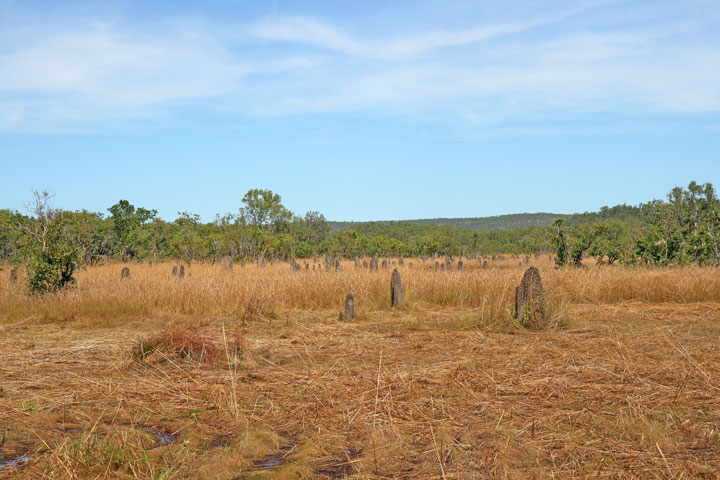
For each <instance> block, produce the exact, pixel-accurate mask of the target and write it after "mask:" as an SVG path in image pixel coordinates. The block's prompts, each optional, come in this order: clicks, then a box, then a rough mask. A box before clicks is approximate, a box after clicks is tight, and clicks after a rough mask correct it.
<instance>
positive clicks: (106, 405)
mask: <svg viewBox="0 0 720 480" xmlns="http://www.w3.org/2000/svg"><path fill="white" fill-rule="evenodd" d="M566 309H567V312H566V313H567V315H566V316H567V321H566V324H565V325H564V326H563V327H562V328H560V329H557V330H553V331H544V332H529V331H524V330H516V329H510V330H505V331H502V330H493V329H488V328H479V327H478V326H477V324H476V322H475V319H476V316H477V314H478V313H477V310H475V309H450V308H448V309H443V310H432V311H431V310H428V311H418V310H417V309H415V310H413V311H405V310H402V309H401V310H400V311H389V310H388V311H379V312H371V313H368V314H366V315H361V316H360V317H359V318H356V319H354V320H352V321H339V320H338V317H337V313H336V312H325V313H322V312H321V313H318V312H314V313H310V312H303V311H298V312H296V313H292V312H291V313H286V314H283V315H280V316H279V318H275V319H273V320H257V321H253V322H249V323H246V324H241V323H239V322H238V321H237V320H236V319H232V318H222V317H197V316H181V315H168V316H160V317H153V318H119V319H117V320H114V321H103V322H100V323H99V324H93V323H90V322H87V321H75V322H73V321H67V322H61V323H49V324H41V325H37V324H34V323H32V322H31V321H29V320H28V321H15V322H11V323H8V324H5V325H0V352H2V353H1V354H0V382H1V383H0V412H2V414H1V415H0V439H1V442H0V478H12V479H15V478H17V479H21V478H22V479H24V478H28V479H39V478H47V479H61V478H83V479H84V478H154V479H191V478H192V479H197V478H209V479H271V478H274V479H289V478H321V479H322V478H324V479H340V478H353V479H361V478H363V479H364V478H368V479H370V478H372V479H375V478H388V479H395V478H397V479H421V478H422V479H425V478H427V479H430V478H438V479H472V478H558V479H559V478H588V477H589V478H720V304H718V303H698V304H672V303H663V304H647V303H640V302H636V303H621V304H618V305H581V304H578V305H568V306H566ZM168 331H182V332H194V333H196V334H197V335H199V336H200V337H199V338H200V339H201V341H202V342H205V344H206V345H207V350H206V351H205V350H203V351H202V352H200V353H198V352H197V351H192V350H188V349H185V350H181V351H178V350H177V349H175V350H174V349H173V348H171V347H167V348H166V347H159V348H157V349H156V350H152V351H149V352H144V351H143V353H142V354H138V346H139V341H140V340H147V339H149V338H153V336H157V335H160V334H162V332H168ZM231 338H232V339H234V340H233V341H232V342H230V340H229V339H231ZM148 345H149V344H148ZM229 345H232V346H233V347H232V348H228V346H229ZM211 347H217V352H214V353H215V354H216V355H215V356H214V357H213V358H211V357H212V355H210V353H213V352H212V351H211V350H210V348H211Z"/></svg>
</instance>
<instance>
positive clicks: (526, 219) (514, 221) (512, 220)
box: [328, 212, 573, 233]
mask: <svg viewBox="0 0 720 480" xmlns="http://www.w3.org/2000/svg"><path fill="white" fill-rule="evenodd" d="M571 217H573V215H566V214H562V213H546V212H542V213H514V214H511V215H497V216H495V217H476V218H424V219H416V220H383V221H377V222H328V224H329V225H330V232H332V233H334V232H339V231H342V230H347V229H348V228H354V229H356V230H366V228H364V227H367V226H369V225H373V226H376V227H380V226H384V225H387V226H389V225H397V224H413V225H437V226H442V227H457V228H462V229H465V230H484V231H488V230H514V229H516V228H527V227H545V226H547V225H552V223H553V221H555V219H556V218H565V219H569V218H571Z"/></svg>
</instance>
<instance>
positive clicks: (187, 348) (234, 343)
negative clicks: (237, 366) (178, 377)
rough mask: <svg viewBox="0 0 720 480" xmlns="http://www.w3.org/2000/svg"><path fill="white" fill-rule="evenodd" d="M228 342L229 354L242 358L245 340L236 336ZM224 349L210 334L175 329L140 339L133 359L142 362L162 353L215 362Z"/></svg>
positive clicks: (132, 354) (227, 339)
mask: <svg viewBox="0 0 720 480" xmlns="http://www.w3.org/2000/svg"><path fill="white" fill-rule="evenodd" d="M226 341H227V346H228V352H232V353H233V356H235V357H241V356H242V353H243V350H244V346H245V340H244V338H243V337H242V336H241V335H239V334H235V335H233V336H231V337H229V338H226ZM224 349H225V346H224V345H223V343H222V342H221V341H218V340H214V339H213V338H211V336H210V334H208V333H205V332H202V331H199V330H191V329H189V328H177V327H175V328H169V329H166V330H165V331H163V332H160V333H157V334H154V335H151V336H149V337H146V338H143V339H140V340H139V341H138V342H137V343H136V344H135V345H134V346H133V350H132V353H131V357H132V358H133V360H136V361H142V360H145V359H146V358H148V357H149V356H150V355H152V354H153V353H156V352H162V353H163V354H165V355H168V356H179V357H183V358H194V359H198V360H208V361H214V360H217V359H218V358H219V355H220V353H221V352H224V351H225V350H224Z"/></svg>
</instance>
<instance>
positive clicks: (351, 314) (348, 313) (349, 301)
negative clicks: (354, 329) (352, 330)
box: [345, 293, 355, 320]
mask: <svg viewBox="0 0 720 480" xmlns="http://www.w3.org/2000/svg"><path fill="white" fill-rule="evenodd" d="M353 318H355V297H353V294H352V293H348V294H347V296H346V297H345V320H352V319H353Z"/></svg>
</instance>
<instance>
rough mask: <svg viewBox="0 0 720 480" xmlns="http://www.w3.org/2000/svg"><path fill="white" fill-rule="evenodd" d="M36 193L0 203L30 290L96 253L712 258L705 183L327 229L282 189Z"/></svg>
mask: <svg viewBox="0 0 720 480" xmlns="http://www.w3.org/2000/svg"><path fill="white" fill-rule="evenodd" d="M51 199H52V195H51V194H50V193H48V192H34V199H33V203H32V204H31V205H30V206H29V208H28V212H26V213H21V212H18V211H11V210H0V260H2V261H3V262H4V263H11V264H15V265H23V266H24V267H25V268H26V270H27V272H28V276H27V277H28V279H29V283H30V285H29V286H30V289H31V290H33V291H44V290H48V289H53V288H57V287H58V286H62V285H65V284H67V283H71V282H72V274H73V272H74V271H75V270H76V269H77V268H80V267H83V266H85V265H94V264H96V263H98V262H101V261H107V260H122V261H139V260H163V259H176V260H179V261H185V262H195V261H208V260H209V261H213V260H218V259H220V258H222V257H226V256H229V257H232V258H234V259H248V258H249V259H252V258H259V257H264V258H275V259H284V260H287V259H290V258H308V257H312V256H314V255H323V254H324V255H332V256H336V257H346V258H353V257H367V256H374V255H378V256H406V257H411V256H421V255H428V256H429V255H433V254H439V255H463V254H465V255H469V254H481V255H484V254H499V253H515V254H523V253H524V254H533V253H554V254H555V256H556V258H557V260H556V261H557V263H558V265H561V266H562V265H574V266H580V265H582V264H583V261H584V260H585V259H587V258H589V257H593V258H594V259H595V261H596V262H597V263H600V264H603V263H606V264H613V263H616V262H618V263H630V264H646V265H673V264H690V263H692V264H698V265H708V264H710V265H718V264H719V263H720V249H719V245H718V242H719V241H720V202H719V201H718V197H717V194H716V192H715V189H714V187H713V186H712V185H711V184H710V183H705V184H698V183H696V182H691V183H690V184H689V185H688V186H687V187H686V188H681V187H676V188H674V189H673V190H672V191H670V193H669V194H668V195H667V198H666V199H664V200H653V201H651V202H648V203H645V204H641V205H638V206H628V205H618V206H615V207H603V208H602V209H600V211H598V212H586V213H583V214H575V215H570V216H564V218H558V219H557V220H556V221H555V223H554V224H553V225H552V226H546V227H527V228H517V229H512V230H492V231H473V230H468V229H465V228H460V227H457V226H452V225H432V224H416V223H409V222H367V223H360V224H355V225H354V226H353V228H348V229H345V230H342V231H339V232H335V233H332V234H331V233H330V227H329V225H328V222H327V220H326V219H325V217H324V216H323V215H322V214H321V213H319V212H316V211H310V212H307V213H305V215H302V216H300V215H295V214H293V213H292V212H291V211H289V210H288V209H287V208H286V207H285V206H284V205H283V204H282V199H281V197H280V195H278V194H276V193H273V192H272V191H270V190H261V189H252V190H250V191H248V192H247V193H246V194H245V195H244V197H243V198H242V207H240V208H239V209H238V211H237V212H236V213H231V214H226V215H223V216H220V215H217V216H216V217H215V219H214V220H213V221H212V222H202V221H201V219H200V217H199V215H197V214H192V213H188V212H179V215H178V218H177V219H175V220H174V221H171V222H169V221H165V220H162V219H161V218H159V217H158V216H157V211H156V210H153V209H149V208H145V207H140V206H135V205H133V204H131V203H130V202H128V201H127V200H120V201H119V202H117V203H116V204H114V205H112V206H110V207H109V208H108V209H107V213H106V214H103V213H100V212H89V211H87V210H81V211H74V212H72V211H63V210H59V209H56V208H53V207H52V206H51Z"/></svg>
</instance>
